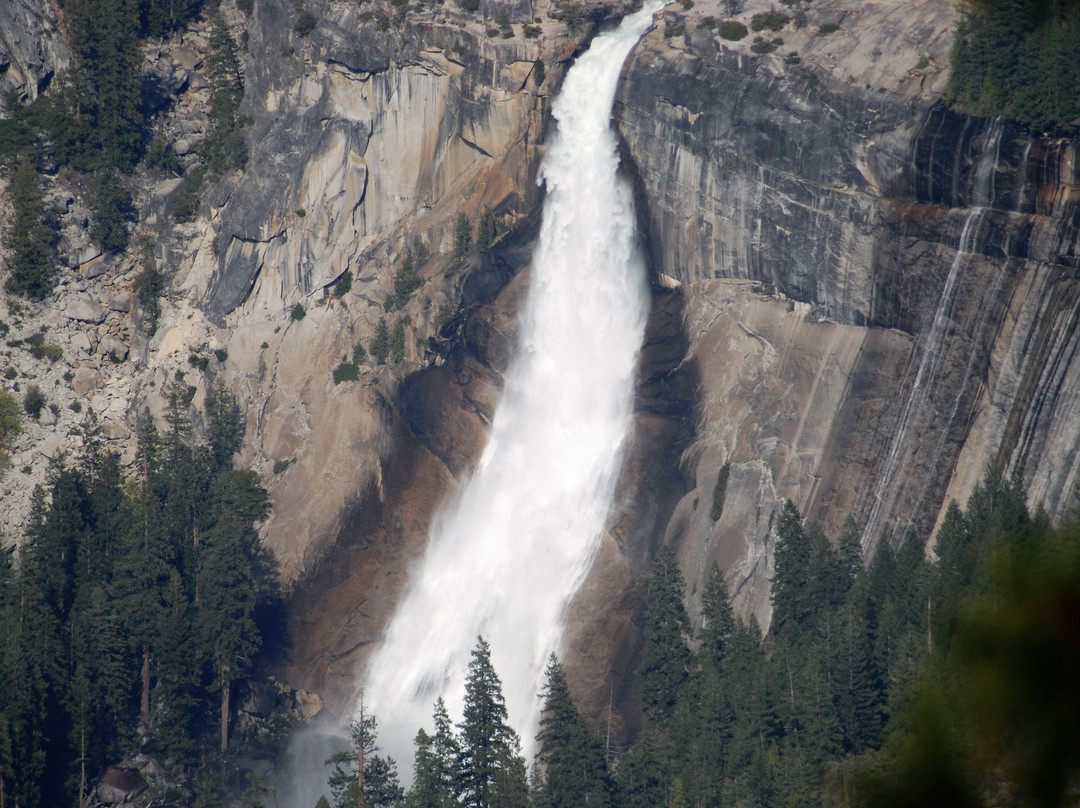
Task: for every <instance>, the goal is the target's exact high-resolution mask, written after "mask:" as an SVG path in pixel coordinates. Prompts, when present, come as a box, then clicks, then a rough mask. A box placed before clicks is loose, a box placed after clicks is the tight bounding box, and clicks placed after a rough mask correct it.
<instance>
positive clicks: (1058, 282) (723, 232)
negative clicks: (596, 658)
mask: <svg viewBox="0 0 1080 808" xmlns="http://www.w3.org/2000/svg"><path fill="white" fill-rule="evenodd" d="M759 10H761V9H759V8H756V7H754V6H753V5H751V7H750V8H748V9H747V11H746V13H745V14H744V17H745V19H746V22H748V23H749V21H750V17H751V16H752V14H753V13H754V12H756V11H759ZM711 11H713V10H712V9H711V8H709V7H703V6H702V5H701V4H697V5H695V7H694V9H693V11H691V12H689V13H684V12H678V13H676V12H672V11H667V12H666V14H667V16H668V18H669V21H670V22H672V23H673V25H671V26H666V28H667V32H668V33H671V29H672V28H675V30H679V28H678V27H676V26H680V27H681V29H682V30H683V31H685V33H684V34H683V35H675V36H671V37H665V36H664V33H665V32H664V31H662V30H661V29H659V28H658V29H657V30H654V32H653V33H652V34H650V35H649V36H648V37H647V38H646V39H645V40H644V41H643V42H642V44H641V45H640V46H639V47H638V49H637V50H636V51H635V53H634V54H633V57H632V59H631V60H630V62H629V63H628V65H627V67H626V70H625V80H624V82H623V85H622V90H621V92H620V96H619V102H618V105H617V109H616V120H617V126H618V130H619V132H620V134H621V136H622V137H623V140H624V143H625V150H626V153H627V156H628V163H629V164H630V166H631V170H632V171H633V172H634V175H635V177H636V178H637V182H638V187H639V195H638V196H639V200H640V204H641V206H642V209H643V211H642V219H643V223H644V224H643V226H644V229H645V230H646V232H647V235H648V240H649V245H650V252H651V256H652V259H653V271H654V273H655V274H656V276H657V278H658V281H659V282H661V283H663V284H665V285H668V286H681V289H680V291H681V292H682V293H683V294H684V295H685V297H686V300H687V305H686V315H685V326H686V329H687V336H688V338H689V341H690V351H689V356H690V357H692V358H693V360H694V361H695V362H696V363H697V366H698V368H699V372H700V377H701V386H700V389H699V397H698V405H699V409H698V413H697V430H696V438H695V441H694V443H693V444H692V446H691V447H690V448H689V449H688V451H687V452H686V453H685V455H684V457H683V463H684V466H685V468H686V469H687V478H688V481H689V484H688V490H687V493H686V495H685V496H684V497H683V499H682V502H681V503H680V504H679V506H678V507H677V508H676V510H675V512H674V514H673V517H672V519H671V521H670V523H669V525H668V530H667V541H669V542H671V543H673V544H675V545H676V546H677V547H678V548H679V550H680V558H681V560H682V563H683V567H684V571H685V572H686V573H687V576H688V581H689V589H690V591H691V592H693V591H695V590H699V589H700V587H701V585H702V584H703V582H704V578H705V574H706V573H707V570H708V566H709V564H710V563H711V562H712V561H717V562H719V563H720V565H721V567H722V568H724V569H725V570H727V571H728V577H729V585H730V586H731V588H732V590H733V591H734V592H735V594H736V601H737V603H738V607H739V610H740V611H741V612H742V613H743V614H744V615H745V614H749V613H754V614H755V615H756V616H757V617H758V619H759V621H760V622H761V623H762V624H763V625H767V623H768V618H769V615H770V612H771V609H770V606H769V603H768V577H769V575H770V574H771V563H772V562H771V553H772V543H773V541H774V538H773V536H772V530H771V523H772V515H773V513H774V512H775V510H776V508H777V507H778V505H779V504H780V503H781V502H782V501H783V500H784V499H786V498H789V497H790V498H791V499H793V500H794V501H795V503H796V504H797V505H798V506H799V508H800V510H801V511H802V513H803V514H804V516H806V517H807V518H808V520H809V521H810V522H812V523H815V524H819V525H821V526H822V527H823V529H824V530H825V531H826V533H827V534H829V535H833V536H835V535H836V533H837V532H838V529H839V525H840V523H841V522H842V520H843V519H844V517H845V516H846V515H847V514H848V513H851V514H853V515H854V516H855V518H856V521H857V523H858V524H859V525H860V528H861V529H862V531H863V546H864V550H865V551H866V553H867V554H868V555H869V554H872V553H873V552H874V550H875V548H876V546H877V544H878V542H879V541H881V540H886V541H889V542H893V543H895V542H896V541H898V540H899V539H900V538H902V537H903V536H904V535H905V534H906V532H907V531H908V530H909V529H913V530H915V531H916V532H917V533H918V534H919V535H920V536H922V537H924V538H927V539H928V538H929V537H930V536H931V534H932V530H933V527H934V524H935V522H936V519H937V517H938V515H939V513H940V512H942V511H943V508H944V505H945V504H946V503H947V501H948V499H949V498H953V497H955V498H957V499H959V500H960V501H961V502H963V501H964V500H965V499H966V497H967V495H968V494H969V493H970V491H971V490H972V488H973V487H974V485H975V484H976V483H977V482H978V481H979V480H980V479H981V478H982V476H983V474H984V472H985V469H986V466H987V464H988V463H990V464H992V465H993V466H994V468H996V469H997V470H998V471H1001V472H1003V473H1007V474H1008V473H1013V472H1019V473H1021V474H1022V475H1023V477H1024V480H1025V484H1026V486H1027V490H1028V493H1029V497H1030V500H1031V502H1032V504H1033V505H1042V506H1044V507H1046V508H1047V510H1048V512H1049V513H1050V514H1051V516H1057V515H1060V514H1061V513H1062V512H1063V509H1064V508H1065V507H1066V506H1067V504H1068V503H1070V502H1071V501H1072V491H1073V490H1074V486H1075V478H1076V473H1077V469H1076V456H1077V441H1078V438H1080V422H1077V420H1076V418H1075V415H1074V413H1075V409H1074V408H1073V406H1072V402H1073V400H1074V396H1075V395H1076V392H1077V391H1076V387H1075V381H1074V376H1075V373H1076V372H1077V367H1076V366H1075V364H1076V363H1075V362H1074V353H1073V350H1074V340H1075V338H1076V334H1075V327H1074V326H1075V323H1076V317H1077V316H1078V314H1080V309H1078V308H1077V306H1076V294H1077V290H1076V282H1077V274H1076V266H1077V250H1078V237H1080V228H1078V224H1080V218H1078V217H1080V207H1078V204H1077V203H1078V201H1080V198H1078V194H1080V175H1078V173H1077V171H1078V167H1077V143H1076V141H1075V140H1060V139H1059V140H1055V139H1051V138H1046V137H1037V136H1034V135H1030V134H1028V133H1025V132H1021V131H1018V130H1017V129H1016V128H1015V127H1012V126H1010V125H1008V124H1006V123H1003V122H1001V121H996V120H980V119H974V118H969V117H966V116H963V115H960V114H957V113H954V112H951V111H948V110H947V109H946V108H944V107H943V106H942V105H941V104H940V100H939V99H940V94H941V92H942V91H943V89H944V80H945V72H944V70H943V69H942V67H943V65H945V63H946V61H947V53H948V46H949V41H950V36H951V30H952V26H953V24H954V23H955V10H954V9H952V8H950V7H949V6H944V5H941V4H928V3H919V2H916V3H904V4H900V3H891V2H879V3H869V4H859V5H858V6H855V5H853V4H846V3H840V4H830V5H829V6H824V5H818V4H810V5H809V6H808V7H807V9H806V16H805V18H804V19H803V20H801V22H802V23H803V27H802V28H796V27H795V23H793V24H792V25H791V26H789V27H787V28H785V29H784V30H783V31H782V39H783V44H782V46H780V47H778V48H777V49H776V50H775V51H773V52H772V53H767V54H758V53H754V52H753V50H752V48H751V45H752V39H751V38H748V39H746V40H744V41H742V42H738V43H733V42H727V41H721V40H720V39H719V38H718V37H717V36H716V34H715V32H714V31H713V30H711V29H710V28H709V27H707V26H706V25H703V18H704V17H705V16H706V15H708V14H709V13H710V12H711ZM827 23H838V24H839V26H840V28H839V31H837V32H835V33H831V34H823V33H821V32H820V31H821V26H822V25H824V24H827ZM765 33H766V34H768V32H767V31H766V32H765ZM725 462H731V463H732V471H731V478H730V481H729V483H728V489H727V490H728V494H727V503H726V505H725V508H724V513H723V516H722V518H721V519H720V520H719V521H718V522H715V523H713V522H712V520H711V519H710V518H709V516H708V508H707V503H708V502H709V501H710V496H711V491H712V486H713V483H714V482H715V480H716V475H717V472H718V470H719V468H720V467H721V466H722V465H723V464H724V463H725ZM701 503H705V504H706V505H702V504H701Z"/></svg>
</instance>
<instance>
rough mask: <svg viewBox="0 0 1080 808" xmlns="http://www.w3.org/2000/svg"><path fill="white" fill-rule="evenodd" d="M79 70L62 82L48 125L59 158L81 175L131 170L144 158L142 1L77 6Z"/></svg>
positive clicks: (93, 0) (74, 35)
mask: <svg viewBox="0 0 1080 808" xmlns="http://www.w3.org/2000/svg"><path fill="white" fill-rule="evenodd" d="M64 22H65V27H66V29H67V34H68V42H69V43H70V45H71V50H72V55H73V57H74V64H73V67H72V69H71V70H70V71H69V72H68V75H67V76H65V77H64V78H63V79H62V80H60V81H57V82H55V87H54V88H52V89H51V91H50V98H49V99H48V101H47V103H46V104H45V105H44V106H43V109H42V114H41V117H40V120H41V122H42V123H43V124H44V126H45V128H46V129H47V130H48V131H49V135H50V138H49V140H50V142H51V143H52V146H53V152H54V155H55V156H56V158H57V160H58V161H59V162H61V163H67V164H70V165H72V166H74V167H75V168H77V169H80V170H95V169H99V168H115V169H119V170H121V171H129V170H131V169H132V168H133V167H134V166H135V164H136V163H137V162H138V161H139V159H140V158H141V157H142V151H143V126H144V121H143V114H142V108H141V98H140V94H141V80H140V72H139V71H140V66H141V62H142V54H141V53H140V50H139V39H138V34H139V28H140V20H139V5H138V2H137V0H69V2H66V3H65V4H64Z"/></svg>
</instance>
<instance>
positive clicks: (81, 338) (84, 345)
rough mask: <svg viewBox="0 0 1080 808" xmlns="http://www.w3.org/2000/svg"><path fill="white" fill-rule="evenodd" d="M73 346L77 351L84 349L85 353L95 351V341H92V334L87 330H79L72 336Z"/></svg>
mask: <svg viewBox="0 0 1080 808" xmlns="http://www.w3.org/2000/svg"><path fill="white" fill-rule="evenodd" d="M70 342H71V347H72V348H74V349H75V350H77V351H82V352H83V353H84V354H91V353H93V352H94V343H93V342H91V341H90V335H89V334H87V333H86V332H85V331H77V332H75V334H73V335H72V337H71V340H70Z"/></svg>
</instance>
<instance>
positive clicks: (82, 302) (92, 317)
mask: <svg viewBox="0 0 1080 808" xmlns="http://www.w3.org/2000/svg"><path fill="white" fill-rule="evenodd" d="M64 313H65V314H66V315H67V317H68V319H69V320H77V321H78V322H80V323H103V322H105V317H106V316H107V315H108V313H109V311H108V309H106V308H105V307H104V306H102V305H101V304H100V303H95V302H94V301H93V300H89V299H88V298H85V297H84V298H78V299H77V300H73V301H72V302H71V303H69V304H68V306H67V310H66V311H65V312H64Z"/></svg>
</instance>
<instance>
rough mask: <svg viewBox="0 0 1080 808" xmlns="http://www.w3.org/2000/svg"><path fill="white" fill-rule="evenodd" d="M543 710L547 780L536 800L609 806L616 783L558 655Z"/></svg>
mask: <svg viewBox="0 0 1080 808" xmlns="http://www.w3.org/2000/svg"><path fill="white" fill-rule="evenodd" d="M545 675H546V677H547V683H546V685H545V686H544V692H543V694H542V696H543V699H544V708H543V713H542V716H541V719H540V733H539V734H538V735H537V736H536V740H537V741H538V742H539V750H538V752H537V759H538V760H539V762H540V764H541V766H542V767H543V772H544V774H543V781H542V783H540V785H539V789H538V794H537V796H536V797H535V798H534V800H533V805H534V806H535V808H577V806H581V805H590V806H597V808H607V806H609V805H611V784H610V783H609V781H608V777H607V767H606V766H605V764H604V755H603V752H602V750H601V749H600V745H599V744H598V743H597V741H596V738H595V737H594V736H593V733H592V732H590V730H589V727H588V724H586V722H585V719H584V718H582V716H581V713H579V712H578V709H577V707H576V706H575V705H574V702H573V699H571V697H570V687H569V685H568V684H567V681H566V674H565V673H564V672H563V667H562V663H560V662H559V660H558V658H557V657H556V656H555V655H554V654H552V655H551V659H550V660H549V661H548V666H547V670H546V671H545Z"/></svg>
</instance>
